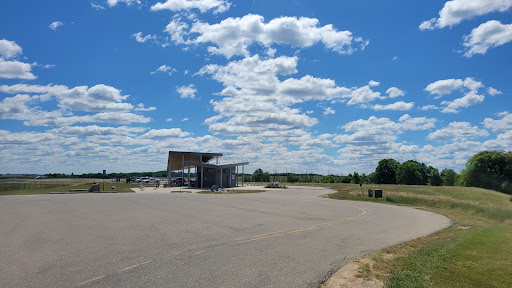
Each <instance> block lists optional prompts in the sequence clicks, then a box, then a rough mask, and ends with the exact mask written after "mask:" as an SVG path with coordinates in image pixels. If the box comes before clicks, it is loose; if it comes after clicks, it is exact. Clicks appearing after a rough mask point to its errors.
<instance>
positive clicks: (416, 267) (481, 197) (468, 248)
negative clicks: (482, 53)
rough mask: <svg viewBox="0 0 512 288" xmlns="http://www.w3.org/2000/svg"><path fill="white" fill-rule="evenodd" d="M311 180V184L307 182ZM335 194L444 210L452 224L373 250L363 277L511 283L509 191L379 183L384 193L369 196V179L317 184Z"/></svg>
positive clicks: (405, 282) (392, 281)
mask: <svg viewBox="0 0 512 288" xmlns="http://www.w3.org/2000/svg"><path fill="white" fill-rule="evenodd" d="M306 185H307V184H306ZM315 186H324V187H328V188H331V189H334V190H336V191H337V192H336V193H333V194H331V195H329V198H332V199H343V200H358V201H372V202H377V203H387V204H393V205H401V206H409V207H414V208H418V209H424V210H428V211H432V212H435V213H439V214H442V215H445V216H447V217H449V218H450V219H452V221H453V226H452V227H450V228H448V229H445V230H443V231H440V232H437V233H434V234H432V235H429V236H426V237H422V238H420V239H416V240H413V241H410V242H408V243H405V244H401V245H397V246H394V247H390V248H387V249H384V250H381V251H378V252H376V253H373V254H371V255H369V256H368V257H367V258H369V259H370V260H372V261H370V262H371V263H373V264H372V265H368V264H365V265H362V266H361V268H360V271H359V275H358V276H359V277H363V278H368V279H372V278H374V279H379V280H381V281H382V282H384V283H385V287H512V202H511V201H512V200H510V199H511V197H510V195H506V194H502V193H498V192H495V191H490V190H485V189H480V188H468V187H432V186H399V185H380V186H379V188H382V189H383V191H384V199H377V200H376V199H369V198H368V197H367V196H368V195H367V190H368V188H371V187H370V186H369V185H365V187H364V193H365V194H366V195H365V196H366V197H365V196H361V190H360V188H359V185H351V184H341V185H340V184H317V185H315Z"/></svg>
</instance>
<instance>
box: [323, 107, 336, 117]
mask: <svg viewBox="0 0 512 288" xmlns="http://www.w3.org/2000/svg"><path fill="white" fill-rule="evenodd" d="M335 113H336V110H334V109H332V108H331V107H327V108H325V110H324V116H327V115H330V114H335Z"/></svg>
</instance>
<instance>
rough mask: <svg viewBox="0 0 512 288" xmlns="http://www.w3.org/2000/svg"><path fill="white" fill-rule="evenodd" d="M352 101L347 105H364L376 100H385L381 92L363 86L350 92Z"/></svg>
mask: <svg viewBox="0 0 512 288" xmlns="http://www.w3.org/2000/svg"><path fill="white" fill-rule="evenodd" d="M349 98H350V100H349V101H348V102H347V105H354V104H363V103H368V102H372V101H375V100H376V99H385V98H386V97H384V96H382V95H381V94H380V92H375V91H373V90H372V89H371V88H370V86H368V85H367V86H363V87H360V88H357V89H355V90H353V91H351V92H350V96H349Z"/></svg>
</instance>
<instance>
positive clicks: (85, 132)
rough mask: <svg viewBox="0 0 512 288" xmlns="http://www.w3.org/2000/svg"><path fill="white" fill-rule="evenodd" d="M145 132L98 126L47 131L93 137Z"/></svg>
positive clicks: (128, 128) (67, 127) (138, 129)
mask: <svg viewBox="0 0 512 288" xmlns="http://www.w3.org/2000/svg"><path fill="white" fill-rule="evenodd" d="M144 131H146V128H143V127H129V126H120V127H108V126H107V127H104V126H98V125H90V126H64V127H60V128H55V129H51V130H48V132H49V133H52V134H59V135H66V136H80V137H83V136H94V135H135V134H136V133H141V132H144Z"/></svg>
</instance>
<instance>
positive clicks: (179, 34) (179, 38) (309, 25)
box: [166, 14, 368, 58]
mask: <svg viewBox="0 0 512 288" xmlns="http://www.w3.org/2000/svg"><path fill="white" fill-rule="evenodd" d="M318 24H319V21H318V19H315V18H306V17H300V18H296V17H284V16H282V17H280V18H275V19H272V20H271V21H270V22H268V23H264V18H263V16H260V15H254V14H249V15H245V16H243V17H241V18H231V17H230V18H227V19H225V20H223V21H221V22H220V23H218V24H208V23H204V22H201V21H195V22H194V23H193V24H192V26H191V27H189V25H188V24H187V23H185V22H182V21H181V18H180V17H175V18H174V19H173V20H172V21H171V22H170V23H169V25H167V27H166V31H167V32H168V33H169V34H170V35H171V39H172V40H173V41H174V42H175V43H176V44H201V43H213V44H215V46H210V47H208V51H209V52H210V53H211V54H220V55H224V56H225V57H226V58H231V57H233V56H234V55H244V56H249V51H248V47H249V46H250V45H251V44H253V43H258V44H260V45H263V46H265V47H267V46H269V45H271V44H273V43H277V44H286V45H290V46H292V47H300V48H303V47H310V46H313V45H315V44H317V43H319V42H322V43H323V44H324V46H325V48H327V49H330V50H333V51H335V52H337V53H339V54H352V53H353V52H354V51H356V50H357V49H361V50H362V49H364V48H365V47H366V45H368V41H365V40H363V39H362V38H361V37H354V36H352V32H350V31H338V30H336V29H335V28H334V27H333V26H332V25H325V26H321V27H319V26H318ZM194 36H196V37H195V38H194ZM185 37H189V38H188V39H185ZM356 45H358V46H359V48H357V47H356Z"/></svg>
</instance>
